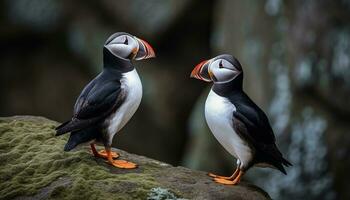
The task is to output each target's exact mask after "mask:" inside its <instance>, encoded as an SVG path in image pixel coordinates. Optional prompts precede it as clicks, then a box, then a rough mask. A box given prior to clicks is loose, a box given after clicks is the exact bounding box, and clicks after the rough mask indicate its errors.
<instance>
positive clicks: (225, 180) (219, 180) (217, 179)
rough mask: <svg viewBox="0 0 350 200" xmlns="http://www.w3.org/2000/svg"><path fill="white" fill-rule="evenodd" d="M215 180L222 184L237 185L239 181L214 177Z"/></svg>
mask: <svg viewBox="0 0 350 200" xmlns="http://www.w3.org/2000/svg"><path fill="white" fill-rule="evenodd" d="M214 181H215V182H216V183H220V184H224V185H236V184H237V183H238V181H235V180H233V181H231V180H227V179H222V178H214Z"/></svg>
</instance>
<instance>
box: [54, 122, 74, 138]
mask: <svg viewBox="0 0 350 200" xmlns="http://www.w3.org/2000/svg"><path fill="white" fill-rule="evenodd" d="M70 122H71V120H69V121H66V122H64V123H62V124H61V125H59V126H57V127H56V128H55V130H56V135H55V136H59V135H63V134H65V133H68V132H65V130H64V127H65V126H66V125H67V124H69V123H70Z"/></svg>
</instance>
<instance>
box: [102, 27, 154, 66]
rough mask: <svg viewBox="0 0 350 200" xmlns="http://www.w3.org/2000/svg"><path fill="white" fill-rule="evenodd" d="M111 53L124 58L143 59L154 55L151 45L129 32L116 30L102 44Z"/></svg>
mask: <svg viewBox="0 0 350 200" xmlns="http://www.w3.org/2000/svg"><path fill="white" fill-rule="evenodd" d="M104 47H105V49H107V50H108V51H109V52H110V53H111V54H113V55H114V56H116V57H119V58H121V59H126V60H133V59H134V60H143V59H147V58H153V57H155V53H154V50H153V48H152V47H151V45H149V44H148V43H147V42H146V41H144V40H142V39H140V38H137V37H135V36H133V35H130V34H129V33H124V32H117V33H114V34H113V35H111V36H110V37H109V38H108V39H107V40H106V42H105V44H104Z"/></svg>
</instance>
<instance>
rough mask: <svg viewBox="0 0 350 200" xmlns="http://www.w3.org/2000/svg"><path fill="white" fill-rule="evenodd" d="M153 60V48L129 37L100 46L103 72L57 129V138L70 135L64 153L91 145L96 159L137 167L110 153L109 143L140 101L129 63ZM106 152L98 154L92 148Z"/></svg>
mask: <svg viewBox="0 0 350 200" xmlns="http://www.w3.org/2000/svg"><path fill="white" fill-rule="evenodd" d="M152 57H155V53H154V50H153V48H152V47H151V46H150V45H149V44H148V43H147V42H146V41H144V40H142V39H140V38H137V37H135V36H133V35H130V34H129V33H124V32H117V33H114V34H113V35H111V36H110V37H109V38H108V39H107V40H106V42H105V44H104V46H103V70H102V72H101V73H100V74H99V75H98V76H96V77H95V78H94V79H93V80H92V81H91V82H90V83H89V84H87V85H86V86H85V88H84V89H83V91H82V92H81V94H80V96H79V97H78V99H77V100H76V103H75V105H74V111H73V116H72V118H71V119H70V120H68V121H67V122H65V123H63V124H61V125H60V126H58V127H57V128H56V136H59V135H62V134H65V133H68V132H70V133H71V134H70V137H69V139H68V142H67V143H66V145H65V147H64V151H70V150H72V149H74V148H75V147H76V146H77V145H79V144H84V143H85V144H86V143H88V144H90V147H91V150H92V153H93V155H94V156H96V157H101V158H104V159H107V160H108V162H109V163H110V164H111V165H113V166H115V167H117V168H124V169H133V168H136V167H137V165H136V164H135V163H132V162H129V161H125V160H115V159H116V158H118V157H119V154H118V153H116V152H111V145H112V139H113V137H114V136H115V134H116V133H118V132H119V131H120V130H121V129H122V128H123V127H124V126H125V124H126V123H127V122H128V121H129V120H130V118H131V117H132V116H133V115H134V113H135V112H136V110H137V108H138V107H139V105H140V102H141V98H142V84H141V81H140V78H139V75H138V73H137V71H136V69H135V67H134V65H133V64H132V62H131V60H143V59H147V58H152ZM96 143H97V144H102V145H104V147H105V150H102V151H100V152H98V151H97V150H96V147H95V144H96Z"/></svg>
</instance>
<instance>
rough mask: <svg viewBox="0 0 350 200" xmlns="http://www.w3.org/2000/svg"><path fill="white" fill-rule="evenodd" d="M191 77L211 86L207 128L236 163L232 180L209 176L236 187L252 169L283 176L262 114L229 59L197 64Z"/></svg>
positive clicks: (223, 57)
mask: <svg viewBox="0 0 350 200" xmlns="http://www.w3.org/2000/svg"><path fill="white" fill-rule="evenodd" d="M191 77H194V78H197V79H200V80H203V81H207V82H211V81H213V82H214V85H213V87H212V89H211V90H210V92H209V95H208V97H207V100H206V103H205V118H206V121H207V124H208V126H209V128H210V130H211V131H212V133H213V134H214V136H215V138H216V139H217V140H218V141H219V143H220V144H221V145H222V146H223V147H224V148H225V149H226V150H227V151H228V152H229V153H230V154H231V155H233V156H234V157H236V159H237V170H236V171H235V173H234V174H233V175H232V176H231V177H222V176H217V175H213V174H210V176H212V177H214V179H215V181H216V182H219V183H223V184H236V183H238V182H239V180H240V178H241V176H242V175H243V173H244V172H245V171H247V170H248V169H249V168H250V167H252V166H261V167H272V168H276V169H278V170H280V171H281V172H282V173H284V174H286V171H285V169H284V167H283V166H290V165H291V164H290V163H289V162H288V161H287V160H286V159H284V158H283V156H282V154H281V152H280V151H279V150H278V148H277V146H276V144H275V142H276V138H275V136H274V133H273V130H272V128H271V125H270V123H269V120H268V118H267V116H266V115H265V113H264V112H263V111H262V110H261V109H260V108H259V107H258V106H257V105H256V104H255V103H254V102H253V101H252V100H251V99H250V98H249V97H248V95H247V94H246V93H245V92H244V91H243V88H242V86H243V70H242V67H241V64H240V63H239V61H238V60H237V59H235V58H234V57H233V56H231V55H227V54H224V55H220V56H217V57H215V58H212V59H210V60H206V61H203V62H201V63H200V64H198V65H197V66H196V67H195V68H194V70H193V71H192V73H191Z"/></svg>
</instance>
